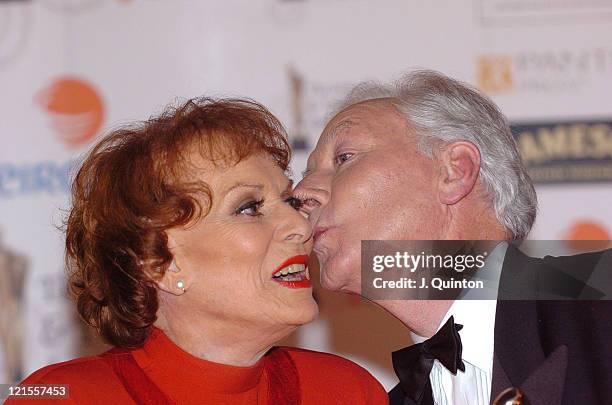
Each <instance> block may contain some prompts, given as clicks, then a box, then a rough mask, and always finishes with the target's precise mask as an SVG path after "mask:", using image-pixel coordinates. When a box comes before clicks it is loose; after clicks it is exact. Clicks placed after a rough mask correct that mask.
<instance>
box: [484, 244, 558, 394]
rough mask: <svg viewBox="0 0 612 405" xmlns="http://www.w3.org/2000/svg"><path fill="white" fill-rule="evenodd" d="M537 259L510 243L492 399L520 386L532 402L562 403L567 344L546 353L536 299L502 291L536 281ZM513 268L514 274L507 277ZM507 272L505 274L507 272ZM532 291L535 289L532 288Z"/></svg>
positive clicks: (498, 318)
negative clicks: (502, 392) (539, 324)
mask: <svg viewBox="0 0 612 405" xmlns="http://www.w3.org/2000/svg"><path fill="white" fill-rule="evenodd" d="M538 264H539V263H537V259H533V258H530V257H527V256H525V255H524V254H523V253H522V252H520V251H519V250H518V249H517V248H516V247H514V246H512V245H511V246H509V248H508V252H507V254H506V259H505V260H504V266H503V269H504V270H503V271H502V278H501V282H500V294H501V296H500V298H501V300H499V301H498V302H497V311H496V314H495V344H494V361H493V376H492V384H491V400H493V399H494V398H495V397H496V396H497V395H498V394H499V393H500V392H501V391H503V390H504V389H506V388H510V387H518V388H520V389H521V390H522V391H523V392H524V393H525V395H526V396H527V399H528V400H529V401H530V403H531V404H532V405H538V404H547V405H549V404H551V405H552V404H559V403H560V401H561V398H562V395H563V390H564V386H565V373H566V369H567V347H566V346H559V347H557V348H556V349H555V350H554V351H552V352H551V353H550V355H548V356H547V355H546V354H545V352H544V350H543V348H542V345H541V342H540V340H539V332H538V307H537V302H536V301H533V300H521V301H519V300H504V299H503V292H502V291H506V292H507V293H509V294H512V293H513V292H514V293H516V291H520V290H515V288H526V291H528V290H529V289H530V288H532V287H530V284H531V285H533V284H532V283H535V281H536V274H537V270H536V269H537V268H538V267H541V266H538ZM511 272H512V277H507V276H508V275H509V274H508V273H511ZM504 273H505V274H504ZM532 291H533V290H532ZM514 297H515V298H516V296H514Z"/></svg>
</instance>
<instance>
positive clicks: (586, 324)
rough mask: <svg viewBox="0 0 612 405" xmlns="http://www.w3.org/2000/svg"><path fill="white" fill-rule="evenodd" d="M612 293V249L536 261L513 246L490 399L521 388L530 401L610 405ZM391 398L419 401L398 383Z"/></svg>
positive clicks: (507, 264) (404, 403)
mask: <svg viewBox="0 0 612 405" xmlns="http://www.w3.org/2000/svg"><path fill="white" fill-rule="evenodd" d="M534 286H539V287H538V288H537V289H534ZM611 290H612V249H611V250H606V251H603V252H597V253H588V254H581V255H576V256H567V257H546V258H544V259H536V258H532V257H528V256H526V255H524V254H523V253H522V252H521V251H520V250H518V249H517V248H516V247H514V246H513V245H510V246H509V247H508V250H507V252H506V257H505V258H504V264H503V268H502V276H501V280H500V292H499V300H498V302H497V311H496V315H495V334H494V335H495V342H494V358H493V377H492V384H491V401H492V400H493V399H494V398H495V397H496V396H497V395H498V394H499V393H500V392H501V391H503V390H504V389H506V388H509V387H518V388H519V389H520V390H522V391H523V392H524V393H525V396H526V397H527V399H528V400H529V403H530V404H531V405H556V404H560V405H575V404H579V405H587V404H588V405H611V404H612V301H611V299H612V296H611V295H610V291H611ZM521 294H524V296H523V298H524V299H521V300H517V298H520V295H521ZM536 297H537V298H538V300H535V299H534V298H536ZM508 298H512V299H508ZM568 298H571V299H568ZM389 400H390V403H391V404H392V405H396V404H401V405H408V404H410V405H412V404H413V402H412V401H411V400H409V399H407V398H405V395H404V393H403V391H402V389H401V387H400V386H399V384H398V385H397V386H396V387H395V388H393V390H392V391H391V392H390V393H389Z"/></svg>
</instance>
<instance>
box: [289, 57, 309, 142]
mask: <svg viewBox="0 0 612 405" xmlns="http://www.w3.org/2000/svg"><path fill="white" fill-rule="evenodd" d="M287 73H288V75H289V85H290V88H291V109H292V115H293V126H292V128H291V131H290V133H289V139H290V143H291V148H292V149H293V150H294V151H306V150H308V149H309V146H308V139H307V138H306V134H305V133H304V132H305V131H304V79H303V78H302V75H300V74H299V73H298V72H297V71H296V70H295V69H294V68H293V67H291V66H290V67H289V68H288V69H287Z"/></svg>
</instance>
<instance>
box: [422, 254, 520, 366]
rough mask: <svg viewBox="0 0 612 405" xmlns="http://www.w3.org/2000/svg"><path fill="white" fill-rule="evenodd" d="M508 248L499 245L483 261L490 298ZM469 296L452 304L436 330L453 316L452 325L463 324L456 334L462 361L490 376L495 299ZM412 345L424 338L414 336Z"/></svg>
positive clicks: (495, 295) (497, 281) (497, 283)
mask: <svg viewBox="0 0 612 405" xmlns="http://www.w3.org/2000/svg"><path fill="white" fill-rule="evenodd" d="M507 249H508V243H507V242H501V243H499V244H498V245H497V246H496V247H495V248H494V249H493V251H491V254H490V255H488V257H487V259H486V260H485V266H484V267H483V268H482V269H481V270H479V271H485V272H487V273H488V278H489V279H493V281H494V282H493V284H487V285H488V286H493V288H494V289H495V292H494V295H493V297H495V298H496V297H497V289H498V287H499V277H500V275H501V269H502V265H503V262H504V257H505V256H506V250H507ZM488 296H490V295H488ZM469 297H470V295H469V293H468V294H466V295H465V296H464V298H463V299H459V300H455V301H453V304H452V305H451V306H450V308H449V309H448V311H447V312H446V315H444V318H442V321H441V322H440V325H439V326H438V328H437V330H436V331H438V330H440V328H441V327H442V326H444V324H445V323H446V321H448V319H449V318H450V317H451V316H453V317H454V320H455V323H458V324H460V325H463V329H461V331H460V332H459V336H461V345H462V347H463V352H462V356H461V357H462V359H463V361H465V362H468V363H470V364H472V365H473V366H475V367H478V368H479V369H481V370H483V371H487V372H489V373H491V372H492V369H493V349H494V341H495V340H494V338H495V312H496V309H497V301H496V300H494V299H487V300H483V299H480V300H478V299H469ZM412 337H413V341H414V342H417V343H418V342H422V341H423V340H425V338H423V337H420V336H418V335H415V334H413V336H412Z"/></svg>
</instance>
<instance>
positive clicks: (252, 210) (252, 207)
mask: <svg viewBox="0 0 612 405" xmlns="http://www.w3.org/2000/svg"><path fill="white" fill-rule="evenodd" d="M262 205H263V200H257V201H249V202H248V203H245V204H242V205H241V206H240V207H239V208H238V209H237V210H236V212H235V214H236V215H249V216H252V217H258V216H260V215H261V212H260V210H261V206H262Z"/></svg>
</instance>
